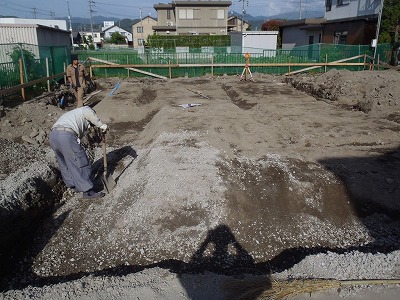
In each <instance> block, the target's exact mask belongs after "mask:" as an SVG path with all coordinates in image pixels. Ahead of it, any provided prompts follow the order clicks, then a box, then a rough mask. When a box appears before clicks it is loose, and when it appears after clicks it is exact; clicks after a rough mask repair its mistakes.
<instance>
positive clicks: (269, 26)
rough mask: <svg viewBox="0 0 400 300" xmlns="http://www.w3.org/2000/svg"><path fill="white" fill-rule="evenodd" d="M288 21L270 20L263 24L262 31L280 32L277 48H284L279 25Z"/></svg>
mask: <svg viewBox="0 0 400 300" xmlns="http://www.w3.org/2000/svg"><path fill="white" fill-rule="evenodd" d="M285 22H286V20H268V21H265V22H264V23H262V25H261V30H262V31H278V40H277V47H278V48H281V47H282V37H281V31H280V30H279V25H281V24H283V23H285Z"/></svg>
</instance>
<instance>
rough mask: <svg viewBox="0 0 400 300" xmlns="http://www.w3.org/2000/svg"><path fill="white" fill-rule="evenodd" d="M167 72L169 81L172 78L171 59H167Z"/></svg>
mask: <svg viewBox="0 0 400 300" xmlns="http://www.w3.org/2000/svg"><path fill="white" fill-rule="evenodd" d="M168 71H169V79H171V78H172V70H171V59H168Z"/></svg>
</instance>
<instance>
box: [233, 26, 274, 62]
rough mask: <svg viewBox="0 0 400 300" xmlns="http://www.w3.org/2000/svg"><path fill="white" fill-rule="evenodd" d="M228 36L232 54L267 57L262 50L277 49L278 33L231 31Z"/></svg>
mask: <svg viewBox="0 0 400 300" xmlns="http://www.w3.org/2000/svg"><path fill="white" fill-rule="evenodd" d="M230 36H231V48H232V52H235V53H246V52H249V53H262V54H264V55H267V56H268V53H265V51H264V50H276V47H277V41H278V31H246V32H236V31H232V32H230ZM271 55H275V52H273V53H271Z"/></svg>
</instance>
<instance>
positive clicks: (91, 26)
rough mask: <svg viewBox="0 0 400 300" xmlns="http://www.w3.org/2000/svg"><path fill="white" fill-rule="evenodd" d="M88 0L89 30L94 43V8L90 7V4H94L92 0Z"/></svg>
mask: <svg viewBox="0 0 400 300" xmlns="http://www.w3.org/2000/svg"><path fill="white" fill-rule="evenodd" d="M88 1H89V12H90V31H91V32H92V40H93V44H94V35H93V12H94V10H93V9H92V5H94V1H93V0H88Z"/></svg>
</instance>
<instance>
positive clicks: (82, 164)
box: [49, 130, 93, 192]
mask: <svg viewBox="0 0 400 300" xmlns="http://www.w3.org/2000/svg"><path fill="white" fill-rule="evenodd" d="M49 140H50V146H51V148H52V149H53V150H54V152H55V154H56V158H57V162H58V166H59V168H60V171H61V176H62V178H63V180H64V182H65V184H66V186H67V187H71V188H72V187H75V191H77V192H86V191H88V190H90V189H92V188H93V179H92V175H91V174H92V166H91V165H90V162H89V159H88V157H87V155H86V152H85V150H84V149H83V148H82V146H81V145H80V144H79V143H78V139H77V137H76V135H75V134H74V133H72V132H68V131H61V130H52V131H51V132H50V138H49Z"/></svg>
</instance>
